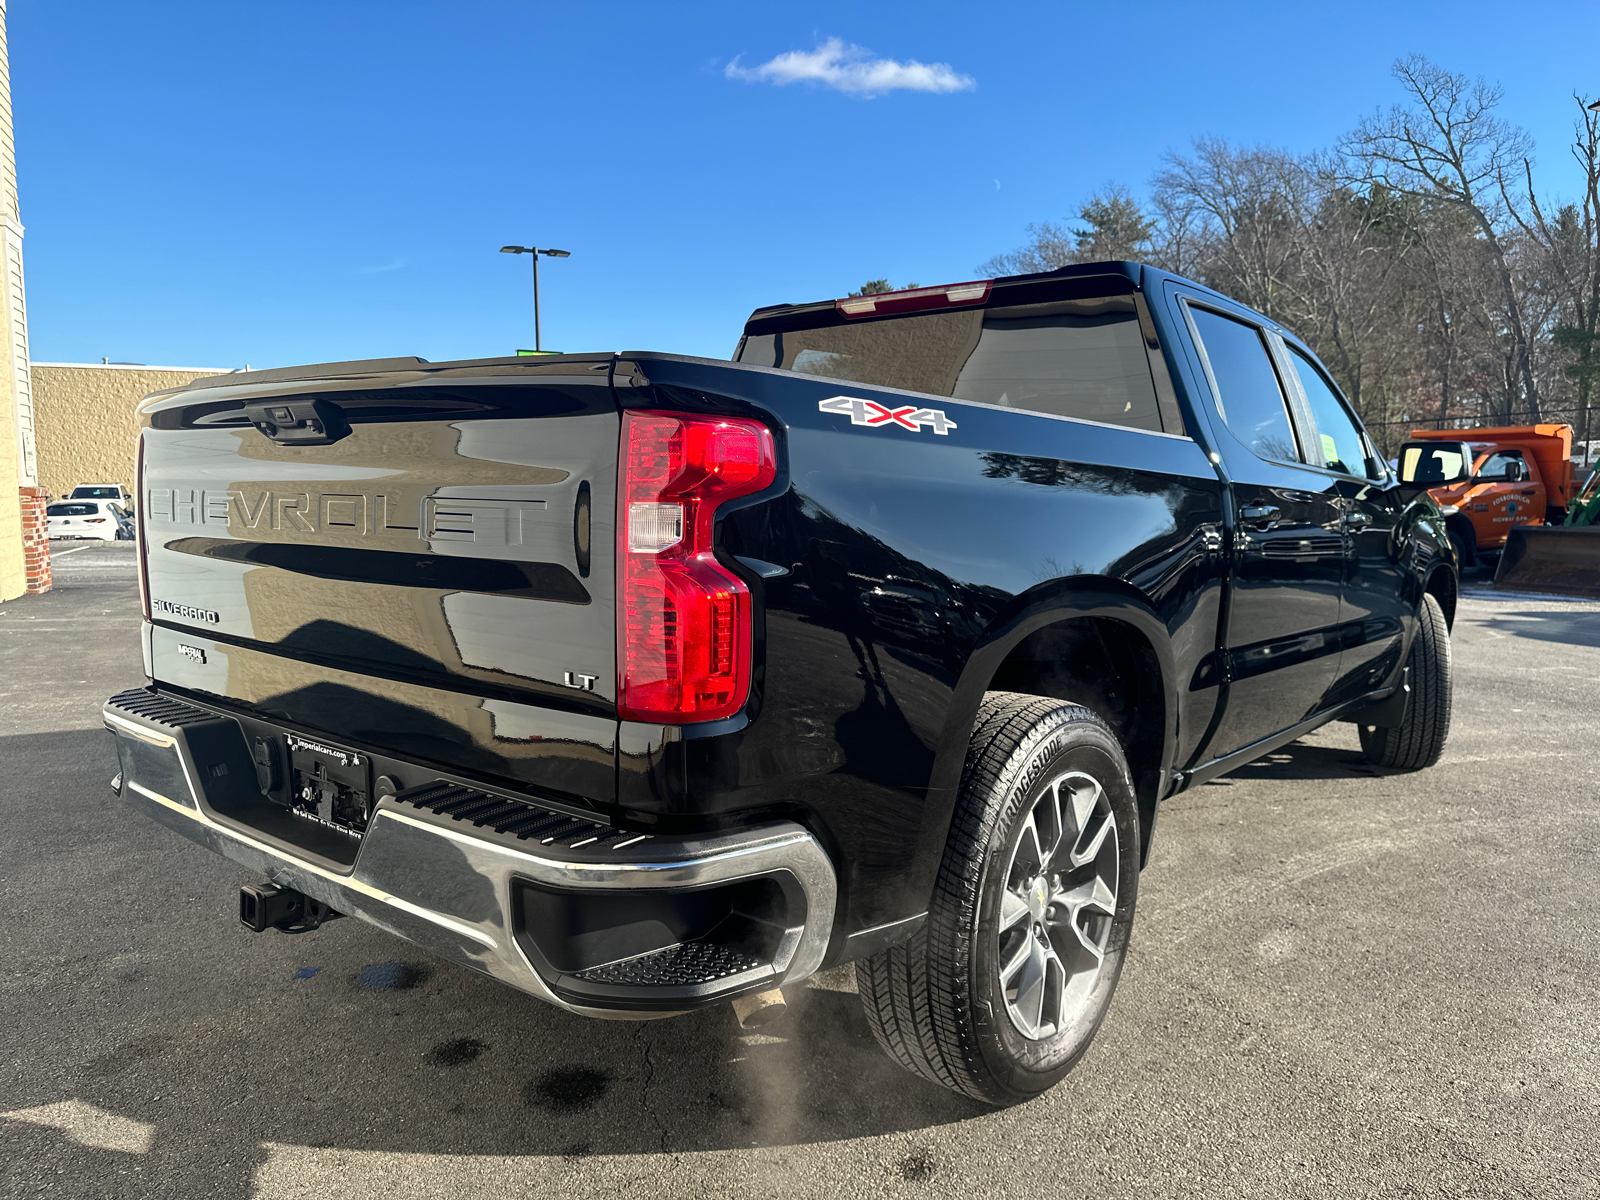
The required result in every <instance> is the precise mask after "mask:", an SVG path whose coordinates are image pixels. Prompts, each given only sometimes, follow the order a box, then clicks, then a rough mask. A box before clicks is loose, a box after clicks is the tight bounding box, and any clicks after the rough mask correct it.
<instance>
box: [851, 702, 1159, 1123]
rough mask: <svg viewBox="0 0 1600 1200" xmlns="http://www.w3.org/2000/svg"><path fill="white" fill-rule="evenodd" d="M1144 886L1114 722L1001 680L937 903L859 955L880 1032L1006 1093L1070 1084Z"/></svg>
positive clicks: (923, 1063)
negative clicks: (885, 945) (880, 947)
mask: <svg viewBox="0 0 1600 1200" xmlns="http://www.w3.org/2000/svg"><path fill="white" fill-rule="evenodd" d="M1030 839H1031V840H1030ZM1052 843H1053V844H1054V849H1053V853H1052V851H1051V850H1050V849H1047V847H1049V846H1051V844H1052ZM1138 886H1139V819H1138V809H1137V805H1136V802H1135V798H1134V791H1133V784H1132V781H1131V778H1130V775H1129V772H1128V764H1127V760H1126V759H1125V758H1124V757H1123V753H1122V748H1121V746H1120V745H1118V743H1117V739H1116V737H1115V736H1114V735H1113V734H1112V732H1111V730H1110V729H1109V728H1108V727H1107V726H1106V723H1105V722H1104V721H1102V720H1101V719H1100V718H1099V717H1098V716H1096V715H1095V714H1094V713H1092V712H1090V711H1089V710H1088V709H1086V708H1083V707H1081V706H1079V705H1076V704H1065V703H1062V702H1061V701H1059V700H1051V699H1046V698H1041V697H1038V696H1024V695H1019V694H1016V693H1012V692H990V693H989V694H988V695H986V696H985V697H984V699H983V703H982V705H981V706H980V707H979V709H978V717H977V721H976V723H975V725H974V727H973V733H972V739H971V741H970V743H969V745H968V748H967V762H966V768H965V771H964V772H963V775H962V781H961V790H960V793H959V795H958V796H957V799H956V808H955V813H954V815H953V817H952V820H951V825H950V835H949V839H948V841H947V842H946V844H945V852H944V859H943V861H942V863H941V864H940V867H939V874H938V877H937V879H936V881H935V883H934V890H933V896H932V898H931V901H930V903H929V908H928V918H927V920H926V921H924V922H923V925H922V927H921V928H920V929H919V930H918V931H917V933H916V934H915V935H914V936H913V937H912V938H911V939H910V940H909V941H907V942H905V943H903V944H901V945H898V946H892V947H890V948H889V949H887V950H884V951H881V952H879V953H878V954H875V955H873V956H871V957H870V958H866V959H863V960H860V961H858V962H857V963H856V980H857V987H858V990H859V991H860V993H861V1003H862V1006H863V1007H864V1008H865V1009H866V1014H867V1023H868V1024H869V1025H870V1026H871V1027H872V1032H873V1034H874V1036H876V1037H877V1039H878V1043H879V1044H880V1045H881V1046H882V1047H883V1048H884V1050H886V1051H887V1052H888V1054H889V1056H890V1057H891V1058H893V1059H894V1060H895V1061H896V1062H898V1063H900V1065H901V1066H903V1067H905V1068H906V1069H907V1070H909V1071H911V1072H913V1073H915V1074H917V1075H921V1076H922V1077H923V1078H925V1079H928V1080H931V1081H932V1082H934V1083H938V1084H941V1085H943V1086H944V1087H947V1088H950V1089H952V1090H953V1091H957V1092H960V1093H962V1094H964V1095H967V1096H971V1097H972V1098H974V1099H976V1100H983V1101H986V1102H988V1103H990V1104H997V1105H1004V1104H1015V1103H1018V1102H1020V1101H1024V1100H1028V1099H1031V1098H1032V1097H1034V1096H1037V1095H1039V1094H1040V1093H1041V1092H1043V1091H1045V1090H1046V1089H1048V1088H1050V1087H1052V1086H1054V1085H1055V1084H1056V1083H1057V1082H1059V1081H1060V1079H1061V1078H1062V1077H1063V1076H1064V1075H1066V1074H1067V1072H1068V1071H1070V1070H1072V1068H1073V1067H1074V1066H1075V1065H1076V1064H1077V1062H1078V1060H1079V1059H1080V1058H1082V1057H1083V1055H1084V1052H1085V1051H1087V1050H1088V1048H1089V1043H1090V1042H1091V1041H1092V1040H1093V1038H1094V1035H1095V1031H1096V1030H1097V1029H1098V1028H1099V1027H1100V1022H1101V1020H1102V1019H1104V1017H1105V1014H1106V1009H1107V1008H1108V1006H1109V1005H1110V1003H1111V997H1112V994H1113V993H1114V992H1115V991H1116V987H1117V978H1118V976H1119V975H1120V974H1121V972H1122V962H1123V957H1124V955H1125V953H1126V951H1127V947H1128V935H1129V933H1130V931H1131V930H1132V927H1133V910H1134V902H1135V900H1136V899H1137V895H1138ZM1035 981H1037V983H1038V986H1037V987H1034V986H1032V985H1033V983H1034V982H1035Z"/></svg>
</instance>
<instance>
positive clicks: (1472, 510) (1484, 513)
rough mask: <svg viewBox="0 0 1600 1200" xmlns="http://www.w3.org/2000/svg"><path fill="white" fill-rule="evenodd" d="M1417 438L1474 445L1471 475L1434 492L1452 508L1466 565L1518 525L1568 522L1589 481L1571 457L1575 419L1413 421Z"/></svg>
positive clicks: (1492, 550) (1499, 546)
mask: <svg viewBox="0 0 1600 1200" xmlns="http://www.w3.org/2000/svg"><path fill="white" fill-rule="evenodd" d="M1411 440H1412V441H1446V442H1465V443H1466V444H1467V445H1468V446H1469V447H1470V448H1471V449H1472V454H1473V462H1472V478H1471V479H1470V480H1468V481H1467V482H1466V483H1457V484H1453V485H1451V486H1449V487H1440V488H1432V489H1430V490H1429V492H1428V494H1429V495H1430V496H1432V497H1433V498H1434V500H1435V501H1437V502H1438V504H1439V507H1440V508H1442V509H1444V511H1445V513H1446V516H1447V521H1446V527H1447V529H1448V530H1449V533H1450V540H1451V541H1452V542H1454V543H1455V547H1456V553H1457V554H1458V555H1460V558H1461V565H1462V566H1464V567H1465V566H1471V565H1473V564H1474V563H1475V562H1476V561H1477V558H1478V556H1479V555H1482V554H1490V555H1494V554H1499V553H1500V551H1501V550H1503V549H1504V548H1505V545H1506V539H1507V537H1508V536H1509V535H1510V533H1511V530H1513V529H1515V528H1517V527H1519V526H1523V525H1559V524H1561V523H1562V521H1563V520H1565V519H1566V515H1567V505H1568V504H1569V503H1570V502H1571V501H1572V499H1573V498H1574V496H1575V495H1576V492H1577V489H1578V487H1579V486H1580V485H1581V484H1582V482H1583V481H1582V479H1581V478H1579V477H1578V472H1579V470H1580V468H1577V467H1575V466H1574V464H1573V462H1572V426H1570V425H1519V426H1512V427H1509V428H1503V429H1414V430H1412V431H1411ZM1452 508H1454V509H1455V510H1456V511H1454V512H1451V509H1452Z"/></svg>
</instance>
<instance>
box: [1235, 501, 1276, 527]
mask: <svg viewBox="0 0 1600 1200" xmlns="http://www.w3.org/2000/svg"><path fill="white" fill-rule="evenodd" d="M1282 519H1283V512H1282V511H1281V510H1280V509H1279V508H1278V507H1277V505H1275V504H1247V505H1245V506H1244V507H1243V508H1241V509H1240V510H1239V520H1240V522H1241V523H1242V524H1245V525H1253V526H1255V527H1256V528H1257V529H1271V528H1272V527H1273V526H1274V525H1276V524H1277V523H1278V522H1279V521H1280V520H1282Z"/></svg>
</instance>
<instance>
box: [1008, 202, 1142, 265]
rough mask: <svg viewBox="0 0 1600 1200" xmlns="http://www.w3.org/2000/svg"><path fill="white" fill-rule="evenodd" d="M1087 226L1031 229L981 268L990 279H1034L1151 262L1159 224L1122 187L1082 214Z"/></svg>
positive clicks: (1043, 225) (1085, 207) (1045, 223)
mask: <svg viewBox="0 0 1600 1200" xmlns="http://www.w3.org/2000/svg"><path fill="white" fill-rule="evenodd" d="M1078 219H1079V220H1081V221H1082V222H1083V225H1082V227H1080V228H1077V229H1065V228H1063V227H1062V226H1060V225H1058V224H1056V223H1055V222H1053V221H1041V222H1040V223H1039V224H1037V225H1029V226H1028V236H1029V239H1030V240H1029V242H1028V244H1027V245H1025V246H1023V247H1022V248H1021V249H1019V250H1013V251H1012V252H1011V253H1010V254H999V255H996V256H995V257H994V258H991V259H990V260H989V261H988V262H986V263H984V264H983V265H982V266H980V267H979V268H978V269H979V270H980V271H982V272H984V273H985V274H989V275H1032V274H1035V273H1038V272H1042V271H1055V270H1058V269H1060V268H1061V267H1067V266H1071V265H1072V264H1073V263H1085V262H1113V261H1116V260H1118V259H1144V258H1149V257H1150V255H1151V253H1152V251H1153V248H1154V239H1155V237H1156V222H1155V221H1154V220H1153V219H1152V218H1151V217H1150V216H1149V215H1148V214H1147V213H1146V212H1145V211H1144V209H1143V208H1142V207H1140V205H1139V202H1138V201H1137V200H1135V199H1134V198H1133V194H1132V193H1131V192H1129V191H1128V189H1127V188H1126V187H1124V186H1123V185H1122V184H1120V183H1109V184H1107V185H1106V186H1105V187H1103V188H1101V189H1100V190H1099V191H1098V192H1096V193H1094V194H1093V195H1092V196H1090V197H1089V199H1088V201H1087V203H1085V204H1084V205H1083V207H1082V208H1080V209H1079V210H1078Z"/></svg>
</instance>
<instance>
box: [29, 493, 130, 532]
mask: <svg viewBox="0 0 1600 1200" xmlns="http://www.w3.org/2000/svg"><path fill="white" fill-rule="evenodd" d="M44 514H45V520H46V524H47V525H48V526H49V530H50V536H51V538H94V539H97V540H99V541H102V542H121V541H126V540H128V539H129V538H131V537H132V536H133V522H132V520H131V519H130V518H129V516H128V511H127V509H125V508H123V507H122V506H121V505H120V504H116V503H114V502H113V501H110V500H62V501H59V502H58V503H55V504H52V505H50V506H49V507H48V508H46V509H45V510H44Z"/></svg>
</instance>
